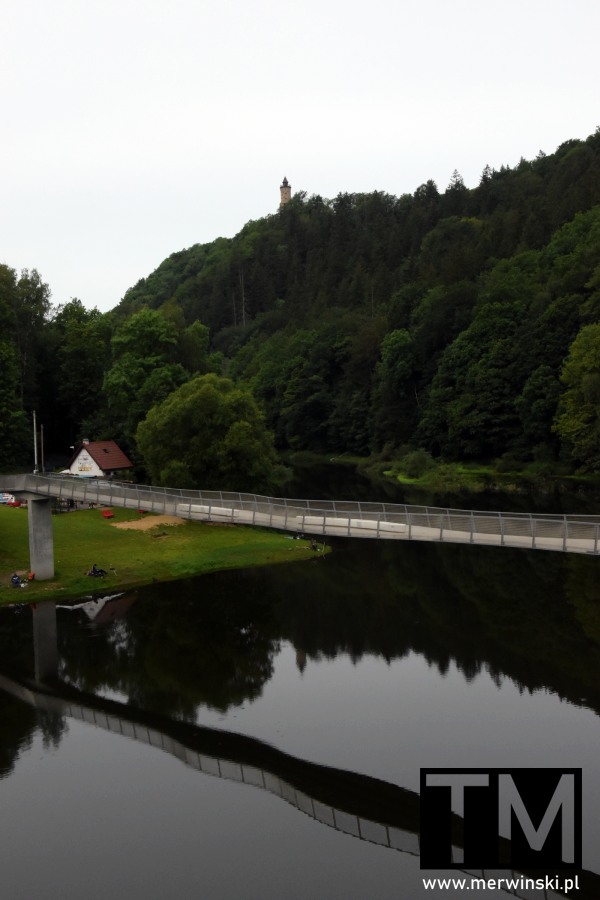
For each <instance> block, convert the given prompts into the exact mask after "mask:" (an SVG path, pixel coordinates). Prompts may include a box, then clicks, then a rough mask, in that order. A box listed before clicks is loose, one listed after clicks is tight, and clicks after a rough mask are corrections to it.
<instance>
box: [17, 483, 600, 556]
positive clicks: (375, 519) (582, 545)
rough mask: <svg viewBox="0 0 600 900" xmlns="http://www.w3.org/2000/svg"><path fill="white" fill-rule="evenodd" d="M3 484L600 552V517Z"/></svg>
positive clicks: (213, 511) (327, 525)
mask: <svg viewBox="0 0 600 900" xmlns="http://www.w3.org/2000/svg"><path fill="white" fill-rule="evenodd" d="M1 486H2V489H3V490H6V491H9V492H11V493H13V494H33V495H36V496H37V497H55V498H59V499H63V500H64V499H69V500H76V501H79V502H84V503H97V504H102V505H106V506H117V507H125V508H130V509H139V510H144V511H146V512H154V513H166V514H171V515H177V516H180V517H181V518H184V519H190V520H195V521H206V522H221V523H232V524H239V525H256V526H262V527H264V528H274V529H278V530H281V531H290V532H296V533H297V532H301V533H303V534H310V535H316V536H318V535H325V536H331V537H350V538H378V539H384V540H415V541H445V542H447V543H458V544H479V545H487V546H494V547H519V548H524V549H534V550H557V551H561V552H567V553H586V554H592V555H598V554H599V552H600V548H599V537H600V517H599V516H576V515H539V514H534V513H504V512H485V511H477V510H456V509H442V508H437V507H428V506H408V505H405V504H394V503H371V502H368V503H366V502H353V501H339V500H294V499H286V498H276V497H264V496H260V495H257V494H242V493H232V492H225V491H187V490H179V489H176V488H158V487H151V486H148V485H135V484H128V483H124V482H114V481H103V480H96V479H81V478H72V477H66V478H65V477H56V476H42V475H12V476H4V477H3V478H2V483H1Z"/></svg>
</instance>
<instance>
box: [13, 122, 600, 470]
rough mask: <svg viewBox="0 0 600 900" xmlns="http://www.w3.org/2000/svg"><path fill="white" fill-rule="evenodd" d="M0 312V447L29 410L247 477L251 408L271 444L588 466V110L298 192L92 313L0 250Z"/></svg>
mask: <svg viewBox="0 0 600 900" xmlns="http://www.w3.org/2000/svg"><path fill="white" fill-rule="evenodd" d="M0 323H1V324H2V326H3V327H2V333H1V334H0V362H1V363H2V379H0V415H1V416H2V421H3V423H4V425H5V434H4V437H3V440H1V441H0V466H4V467H7V466H11V465H14V464H15V461H17V460H20V459H22V458H24V453H25V452H26V451H25V449H24V448H26V447H27V446H28V445H29V446H30V439H29V434H28V427H27V414H30V412H31V410H33V409H37V410H38V411H42V410H43V416H44V419H43V420H44V421H45V422H46V423H47V425H46V432H45V434H46V440H47V446H48V447H49V448H51V447H52V448H57V449H58V448H59V447H64V446H65V445H66V446H67V447H68V445H69V443H71V444H73V443H74V442H75V441H77V440H79V439H80V438H82V437H84V436H89V437H92V438H102V437H107V438H115V439H117V440H118V441H120V442H121V443H122V444H123V447H124V449H126V450H127V451H128V452H129V453H130V454H131V455H132V456H133V457H134V458H135V459H136V460H137V461H138V462H139V463H140V464H141V466H142V467H143V466H145V467H146V472H145V473H144V471H143V468H140V470H139V471H140V474H142V475H144V474H146V475H147V476H148V477H151V478H153V479H154V480H156V481H160V480H162V481H163V482H164V483H169V481H171V482H172V483H175V481H177V482H180V483H181V484H182V486H183V485H184V483H185V484H186V485H191V484H195V483H197V482H201V483H202V486H209V483H212V482H215V483H216V486H219V487H227V484H226V483H225V481H227V479H225V481H224V480H223V479H224V475H223V473H224V472H228V473H229V475H228V476H227V478H228V479H229V481H228V483H229V482H230V483H231V485H233V484H234V483H235V485H236V486H237V487H244V488H246V487H247V488H250V487H256V486H257V484H258V482H260V481H261V479H262V482H263V483H264V479H265V477H266V474H267V473H268V470H269V469H270V468H272V467H273V465H274V462H273V461H274V459H275V456H274V451H273V447H272V437H271V436H270V435H269V434H268V432H266V431H265V430H264V426H263V424H262V420H261V412H260V410H261V409H262V410H264V413H265V415H266V425H267V428H268V429H270V430H271V431H272V432H273V433H274V439H275V447H276V448H277V449H279V450H290V449H291V450H314V451H317V452H324V451H326V452H336V453H339V452H342V451H348V452H352V453H358V454H368V453H382V452H384V453H385V455H386V457H387V458H392V457H394V456H396V457H397V456H401V455H405V454H407V453H410V452H411V451H418V452H420V453H422V452H423V451H428V453H430V454H432V455H433V456H436V457H440V458H442V459H446V460H467V459H471V460H473V459H475V460H490V459H498V458H502V457H504V458H505V459H506V460H507V461H511V460H515V461H517V462H524V463H527V462H532V461H533V462H537V463H539V464H547V465H550V466H553V465H555V464H556V463H557V462H560V463H561V464H566V465H567V466H569V467H570V468H571V469H572V470H575V469H582V470H587V471H596V472H597V471H600V418H599V412H600V129H598V130H597V131H596V133H595V134H594V135H592V136H590V137H589V138H587V139H586V140H583V141H581V140H571V141H567V142H566V143H564V144H562V145H561V146H560V147H559V148H558V150H557V151H556V152H555V153H554V154H552V155H548V156H545V155H543V154H541V153H540V154H539V156H538V157H537V158H536V159H535V160H532V161H527V160H524V159H522V160H521V161H520V162H519V164H518V165H517V166H516V167H514V168H509V167H503V168H502V169H500V171H494V170H491V169H490V168H489V167H487V166H486V167H485V169H484V170H483V172H482V175H481V180H480V183H479V185H478V186H477V187H476V188H474V189H467V188H466V186H465V185H464V183H463V181H462V178H461V176H460V175H459V174H458V172H455V173H454V175H453V176H452V179H451V182H450V184H449V185H448V187H447V189H446V190H445V191H443V192H440V191H439V190H438V188H437V186H436V185H435V184H434V183H433V182H432V181H428V182H427V183H426V184H424V185H422V186H421V187H419V188H417V190H416V191H415V193H414V194H412V195H403V196H401V197H394V196H392V195H391V194H386V193H382V192H375V193H372V194H340V195H338V196H337V197H336V198H335V199H333V200H325V199H323V198H322V197H319V196H310V195H308V194H307V193H304V192H300V193H297V194H296V195H295V196H294V197H293V198H292V200H291V201H290V202H289V203H288V204H287V205H286V206H284V207H283V209H281V210H279V211H277V212H276V213H274V214H273V215H270V216H267V217H265V218H263V219H259V220H257V221H252V222H249V223H248V224H247V225H246V226H245V227H244V228H243V229H242V230H241V232H240V233H239V234H238V235H237V236H236V237H234V238H232V239H225V238H219V239H217V240H215V241H214V242H213V243H211V244H204V245H196V246H194V247H191V248H190V249H188V250H183V251H181V252H178V253H174V254H173V255H172V256H170V257H169V258H168V259H166V260H165V261H164V262H163V263H162V264H161V265H160V266H159V267H158V268H157V269H156V271H155V272H153V273H152V275H150V276H149V277H148V278H146V279H143V280H142V281H140V282H138V284H136V285H135V286H134V287H132V288H131V289H130V290H129V291H128V292H127V294H126V295H125V297H124V298H123V300H122V301H121V303H120V304H119V305H118V306H117V307H116V308H115V309H114V310H113V311H112V312H111V313H107V314H104V315H103V314H100V313H99V312H98V311H97V310H92V311H89V310H86V309H85V308H84V306H83V304H81V303H80V302H79V301H77V300H73V301H71V302H70V303H68V304H66V305H64V306H63V307H59V308H58V309H56V308H52V307H51V306H50V303H49V291H48V289H47V286H46V285H43V283H42V282H41V279H40V277H39V275H38V273H37V272H35V270H34V271H32V272H31V273H28V272H23V273H21V276H20V277H19V276H18V275H17V273H15V272H14V271H13V270H12V269H9V268H8V266H0ZM227 379H229V380H227ZM192 413H193V415H192ZM182 422H185V423H187V424H186V427H185V428H184V427H183V426H181V427H180V423H182ZM7 423H9V424H7ZM207 423H211V424H210V426H209V425H207ZM224 423H227V424H226V425H225V424H224ZM219 428H221V429H222V431H221V432H219ZM176 433H177V435H178V437H177V441H179V443H177V441H176V440H175V436H176ZM219 435H221V436H220V437H219ZM270 442H271V443H270ZM158 450H160V453H158ZM186 454H187V455H186ZM198 460H203V461H205V462H206V461H208V460H215V461H218V462H219V465H218V466H216V468H215V469H214V471H212V472H210V473H209V472H207V470H206V469H203V470H200V469H198V468H197V461H198ZM259 461H260V463H261V464H260V465H259ZM242 471H245V472H246V473H247V478H246V476H244V478H238V477H237V475H236V473H239V472H242ZM252 473H254V474H252ZM259 473H260V477H259ZM263 476H264V477H263ZM251 482H252V483H251Z"/></svg>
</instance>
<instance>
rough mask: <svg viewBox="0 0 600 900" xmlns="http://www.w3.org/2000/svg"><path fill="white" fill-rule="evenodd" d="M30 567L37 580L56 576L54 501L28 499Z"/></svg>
mask: <svg viewBox="0 0 600 900" xmlns="http://www.w3.org/2000/svg"><path fill="white" fill-rule="evenodd" d="M27 517H28V519H29V569H30V571H31V572H35V577H36V580H41V581H43V580H44V579H47V578H54V539H53V536H52V501H51V500H46V499H43V500H32V499H31V497H30V498H29V500H28V506H27Z"/></svg>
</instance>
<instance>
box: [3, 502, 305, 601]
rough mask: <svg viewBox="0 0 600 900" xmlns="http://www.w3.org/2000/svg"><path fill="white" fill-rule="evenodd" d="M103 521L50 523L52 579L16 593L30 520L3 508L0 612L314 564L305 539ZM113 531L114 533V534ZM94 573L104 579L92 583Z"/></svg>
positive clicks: (238, 529)
mask: <svg viewBox="0 0 600 900" xmlns="http://www.w3.org/2000/svg"><path fill="white" fill-rule="evenodd" d="M113 513H114V518H113V519H111V520H109V521H106V520H105V519H104V518H103V517H102V515H101V513H100V512H99V511H98V510H76V511H74V512H70V513H63V514H60V515H56V516H53V522H52V524H53V533H54V558H55V576H54V578H53V579H50V580H45V581H35V580H33V581H31V582H29V583H28V584H27V586H26V587H24V588H18V589H17V588H14V587H12V586H11V585H10V578H11V575H12V574H13V573H14V572H17V573H19V574H20V575H21V576H22V577H23V576H25V577H27V571H28V570H27V568H26V567H25V566H24V563H25V562H27V564H28V561H29V538H28V526H27V513H26V511H25V510H24V509H23V508H20V509H14V508H10V509H7V508H4V507H0V535H1V536H2V549H1V550H0V605H8V604H14V603H17V604H31V603H35V602H39V601H42V600H57V599H64V600H67V599H68V600H72V599H76V598H78V597H83V596H86V597H87V596H89V595H90V594H91V595H94V594H98V593H106V592H107V591H122V590H130V589H133V588H139V587H143V586H145V585H147V584H153V583H157V582H168V581H178V580H181V579H184V578H191V577H196V576H198V575H203V574H205V573H208V572H217V571H222V570H225V569H243V568H248V567H251V566H265V565H275V564H279V563H286V562H294V561H301V560H308V559H312V558H314V556H315V553H314V551H313V550H311V548H310V543H309V540H308V539H300V540H298V539H296V538H295V537H294V536H293V535H290V534H284V533H281V532H277V531H270V530H267V529H261V528H258V527H257V528H252V527H248V526H242V525H215V524H209V523H201V522H189V521H185V520H179V521H178V522H177V523H175V522H166V521H164V517H161V516H154V515H153V514H152V513H146V514H144V515H141V514H139V513H132V512H131V510H125V509H123V510H120V509H116V508H115V509H114V510H113ZM115 526H117V527H115ZM93 565H97V566H98V568H100V569H104V570H106V572H107V573H108V574H107V575H106V576H104V577H102V578H91V577H89V576H88V575H87V574H86V573H87V572H88V571H89V570H90V569H91V568H92V566H93Z"/></svg>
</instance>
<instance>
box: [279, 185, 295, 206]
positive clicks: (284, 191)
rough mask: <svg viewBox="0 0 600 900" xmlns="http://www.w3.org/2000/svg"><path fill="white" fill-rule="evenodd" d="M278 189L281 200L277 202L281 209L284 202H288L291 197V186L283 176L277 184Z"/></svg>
mask: <svg viewBox="0 0 600 900" xmlns="http://www.w3.org/2000/svg"><path fill="white" fill-rule="evenodd" d="M279 190H280V191H281V201H280V203H279V209H282V208H283V207H284V206H285V204H286V203H289V202H290V200H291V199H292V186H291V184H289V183H288V180H287V178H284V179H283V181H282V182H281V185H280V186H279Z"/></svg>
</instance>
